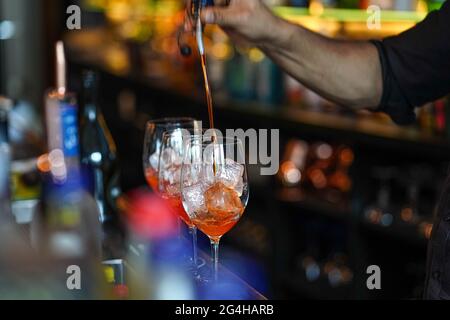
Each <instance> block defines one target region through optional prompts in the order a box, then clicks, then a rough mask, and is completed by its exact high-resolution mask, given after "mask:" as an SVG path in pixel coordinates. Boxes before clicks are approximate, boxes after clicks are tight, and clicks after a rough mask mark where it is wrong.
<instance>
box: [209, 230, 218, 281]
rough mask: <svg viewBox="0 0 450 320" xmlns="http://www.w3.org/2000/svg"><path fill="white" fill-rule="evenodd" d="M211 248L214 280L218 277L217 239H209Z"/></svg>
mask: <svg viewBox="0 0 450 320" xmlns="http://www.w3.org/2000/svg"><path fill="white" fill-rule="evenodd" d="M211 250H212V256H213V268H214V271H213V273H214V281H217V280H218V279H219V240H212V239H211Z"/></svg>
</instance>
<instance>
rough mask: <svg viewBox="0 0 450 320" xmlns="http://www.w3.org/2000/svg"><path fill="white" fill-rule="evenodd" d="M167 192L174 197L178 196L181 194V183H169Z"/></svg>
mask: <svg viewBox="0 0 450 320" xmlns="http://www.w3.org/2000/svg"><path fill="white" fill-rule="evenodd" d="M166 193H167V194H168V195H170V196H172V197H176V196H179V195H180V184H179V183H174V184H168V185H167V186H166Z"/></svg>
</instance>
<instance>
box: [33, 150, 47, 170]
mask: <svg viewBox="0 0 450 320" xmlns="http://www.w3.org/2000/svg"><path fill="white" fill-rule="evenodd" d="M36 166H37V168H38V170H39V171H40V172H43V173H47V172H50V161H49V160H48V154H47V153H46V154H43V155H41V156H40V157H39V158H38V159H37V163H36Z"/></svg>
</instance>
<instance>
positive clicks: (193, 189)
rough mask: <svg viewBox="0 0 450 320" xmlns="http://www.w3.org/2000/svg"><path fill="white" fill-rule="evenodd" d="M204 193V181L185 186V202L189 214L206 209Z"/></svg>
mask: <svg viewBox="0 0 450 320" xmlns="http://www.w3.org/2000/svg"><path fill="white" fill-rule="evenodd" d="M204 193H205V189H204V185H203V184H202V183H197V184H194V185H192V186H187V187H184V188H183V204H184V207H185V209H186V212H187V213H188V215H189V216H193V215H196V214H198V213H199V212H204V211H206V207H205V197H204Z"/></svg>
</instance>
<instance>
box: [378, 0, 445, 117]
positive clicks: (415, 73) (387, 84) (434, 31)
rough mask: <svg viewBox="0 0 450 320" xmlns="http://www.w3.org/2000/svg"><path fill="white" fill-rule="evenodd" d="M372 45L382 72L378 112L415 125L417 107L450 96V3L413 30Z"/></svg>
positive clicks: (432, 13)
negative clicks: (381, 93)
mask: <svg viewBox="0 0 450 320" xmlns="http://www.w3.org/2000/svg"><path fill="white" fill-rule="evenodd" d="M372 43H373V44H374V45H375V46H376V47H377V49H378V53H379V56H380V62H381V66H382V72H383V95H382V99H381V103H380V106H379V108H378V110H377V111H382V112H386V113H387V114H389V115H390V116H391V118H392V120H394V121H395V122H396V123H398V124H409V123H411V122H413V121H414V120H415V114H414V108H415V107H418V106H421V105H423V104H425V103H426V102H430V101H433V100H436V99H439V98H441V97H443V96H445V95H446V94H448V93H449V92H450V0H448V1H446V2H445V3H444V5H443V7H442V8H441V10H439V11H434V12H431V13H430V14H429V15H428V16H427V17H426V18H425V20H423V21H422V22H420V23H418V24H417V25H416V26H415V27H413V28H411V29H410V30H407V31H405V32H403V33H401V34H400V35H398V36H394V37H389V38H386V39H384V40H382V41H372Z"/></svg>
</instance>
